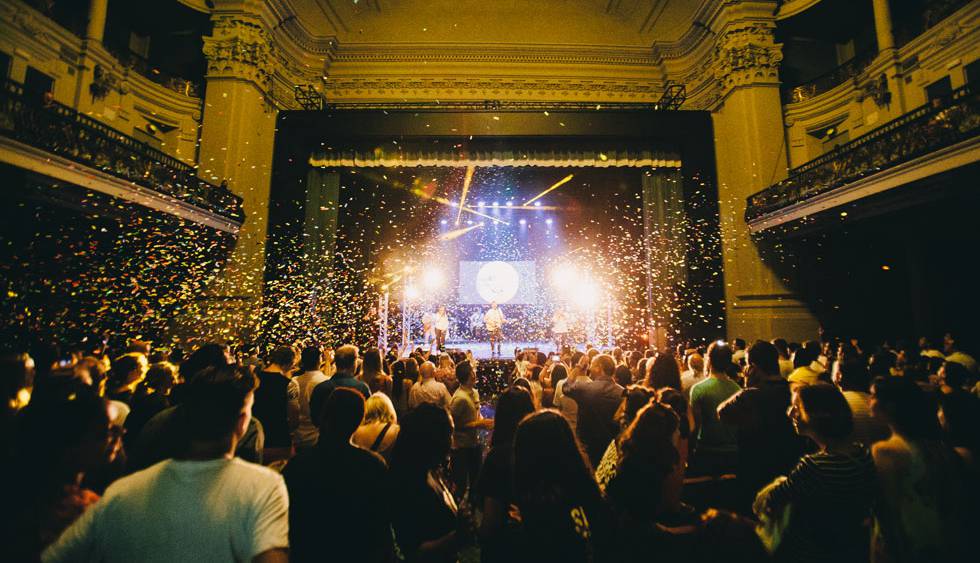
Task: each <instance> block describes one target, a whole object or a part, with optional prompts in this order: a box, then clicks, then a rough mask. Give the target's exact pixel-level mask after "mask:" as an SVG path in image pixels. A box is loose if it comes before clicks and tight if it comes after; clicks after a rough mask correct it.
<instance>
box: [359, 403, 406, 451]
mask: <svg viewBox="0 0 980 563" xmlns="http://www.w3.org/2000/svg"><path fill="white" fill-rule="evenodd" d="M399 430H400V428H399V426H398V415H397V414H396V413H395V405H394V404H392V402H391V399H390V398H388V395H385V394H384V393H381V392H380V391H378V392H375V393H374V394H373V395H371V396H370V397H368V399H367V401H366V402H365V403H364V420H362V421H361V425H360V426H358V427H357V430H356V431H354V437H353V438H352V440H353V442H354V444H355V445H357V446H360V447H362V448H364V449H366V450H371V451H372V452H374V453H376V454H378V455H380V456H381V457H383V458H385V460H387V459H388V458H389V457H390V455H391V449H392V448H393V447H394V446H395V441H396V440H397V439H398V432H399Z"/></svg>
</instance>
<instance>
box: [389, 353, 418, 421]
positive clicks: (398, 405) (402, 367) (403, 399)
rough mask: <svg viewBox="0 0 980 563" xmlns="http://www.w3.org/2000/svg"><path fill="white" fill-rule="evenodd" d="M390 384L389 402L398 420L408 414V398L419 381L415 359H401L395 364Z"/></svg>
mask: <svg viewBox="0 0 980 563" xmlns="http://www.w3.org/2000/svg"><path fill="white" fill-rule="evenodd" d="M391 372H392V382H391V402H392V403H394V405H395V413H396V414H397V415H398V417H399V418H401V417H403V416H405V415H406V414H407V413H408V402H409V396H410V393H411V391H412V386H413V385H415V382H416V381H418V379H419V364H418V362H417V361H416V360H415V358H403V359H401V360H398V361H397V362H395V365H394V367H393V368H392V370H391Z"/></svg>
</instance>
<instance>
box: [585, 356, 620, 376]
mask: <svg viewBox="0 0 980 563" xmlns="http://www.w3.org/2000/svg"><path fill="white" fill-rule="evenodd" d="M591 365H592V366H593V367H594V368H595V369H596V370H597V371H598V372H599V373H600V374H602V375H603V376H605V377H613V375H614V374H615V372H616V360H614V359H613V357H612V356H610V355H609V354H598V355H596V356H595V357H594V358H592V364H591Z"/></svg>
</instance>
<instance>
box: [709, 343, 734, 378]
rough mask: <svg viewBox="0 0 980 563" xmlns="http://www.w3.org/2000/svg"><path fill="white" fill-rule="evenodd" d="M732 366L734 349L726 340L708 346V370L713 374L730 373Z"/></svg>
mask: <svg viewBox="0 0 980 563" xmlns="http://www.w3.org/2000/svg"><path fill="white" fill-rule="evenodd" d="M731 366H732V348H731V346H729V345H728V343H727V342H725V341H724V340H715V341H714V342H712V343H711V345H710V346H708V365H707V369H708V371H709V372H711V373H728V370H729V369H731Z"/></svg>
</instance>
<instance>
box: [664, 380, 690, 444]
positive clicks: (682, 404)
mask: <svg viewBox="0 0 980 563" xmlns="http://www.w3.org/2000/svg"><path fill="white" fill-rule="evenodd" d="M657 401H658V402H660V403H663V404H665V405H667V406H669V407H670V408H672V409H674V412H675V413H677V416H678V417H679V418H680V427H679V430H680V433H681V438H687V437H688V436H690V434H691V424H690V420H689V419H688V417H687V411H688V409H690V408H691V406H690V404H688V402H687V396H686V395H684V393H683V392H682V391H680V390H679V389H671V388H669V387H668V388H666V389H661V390H659V391H657Z"/></svg>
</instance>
